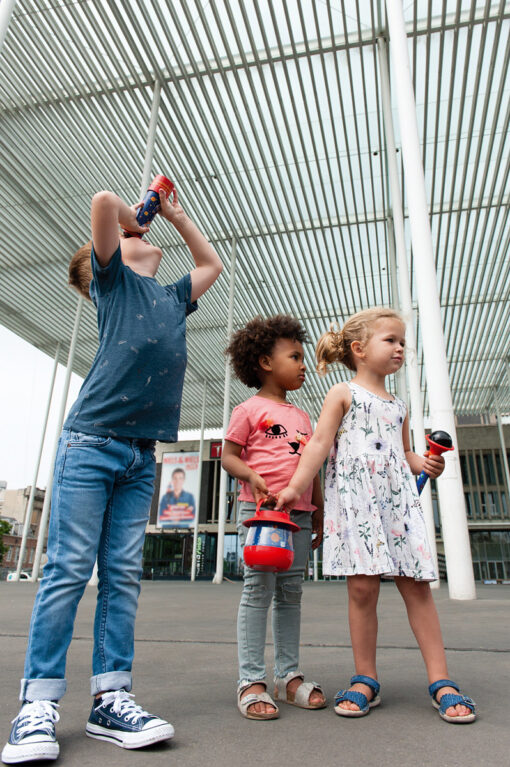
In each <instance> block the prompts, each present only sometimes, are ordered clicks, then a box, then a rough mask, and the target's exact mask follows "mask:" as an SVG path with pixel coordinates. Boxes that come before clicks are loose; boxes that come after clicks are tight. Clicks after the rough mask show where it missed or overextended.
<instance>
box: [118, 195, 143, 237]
mask: <svg viewBox="0 0 510 767" xmlns="http://www.w3.org/2000/svg"><path fill="white" fill-rule="evenodd" d="M142 205H143V202H137V203H136V205H131V207H130V208H128V207H127V205H126V206H125V207H124V206H123V205H121V206H120V209H119V224H120V226H121V227H122V229H125V230H126V231H127V232H138V233H139V234H146V233H147V232H148V231H149V227H148V226H140V224H139V223H138V221H137V220H136V212H137V210H139V209H140V208H141V207H142Z"/></svg>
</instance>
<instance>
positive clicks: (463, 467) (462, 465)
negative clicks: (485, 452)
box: [460, 454, 469, 485]
mask: <svg viewBox="0 0 510 767" xmlns="http://www.w3.org/2000/svg"><path fill="white" fill-rule="evenodd" d="M460 471H461V474H462V481H463V483H464V484H465V485H469V474H468V467H467V458H466V456H465V455H462V454H461V456H460Z"/></svg>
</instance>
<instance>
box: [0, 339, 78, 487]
mask: <svg viewBox="0 0 510 767" xmlns="http://www.w3.org/2000/svg"><path fill="white" fill-rule="evenodd" d="M0 361H1V364H0V370H1V373H0V480H4V481H5V482H7V489H8V490H16V489H17V488H19V487H26V486H27V485H31V484H32V482H33V479H34V471H35V468H36V462H37V457H38V454H39V448H40V443H41V436H42V430H43V425H44V416H45V413H46V405H47V402H48V394H49V389H50V384H51V377H52V373H53V365H54V361H53V359H52V358H51V357H48V356H47V355H46V354H44V353H43V352H41V351H39V350H38V349H36V348H35V347H34V346H32V345H31V344H29V343H27V342H26V341H23V340H22V339H21V338H20V337H19V336H17V335H15V334H14V333H11V332H10V331H9V330H7V329H6V328H4V327H3V326H1V325H0ZM64 362H65V359H64ZM64 379H65V367H64V366H62V365H59V366H58V371H57V377H56V380H55V388H54V391H53V397H52V403H51V408H50V416H49V419H48V425H47V428H46V437H45V442H44V449H43V455H42V460H41V466H40V470H39V474H38V480H37V487H41V488H44V487H46V485H47V482H48V473H49V471H50V464H51V454H52V448H53V443H54V440H55V436H56V432H57V421H58V413H59V409H60V400H61V397H62V391H63V386H64ZM82 380H83V379H82V378H80V377H79V376H77V375H74V373H73V375H72V377H71V384H70V387H69V397H68V404H69V405H71V404H72V403H73V401H74V399H75V398H76V396H77V394H78V391H79V389H80V386H81V382H82ZM66 412H67V410H66Z"/></svg>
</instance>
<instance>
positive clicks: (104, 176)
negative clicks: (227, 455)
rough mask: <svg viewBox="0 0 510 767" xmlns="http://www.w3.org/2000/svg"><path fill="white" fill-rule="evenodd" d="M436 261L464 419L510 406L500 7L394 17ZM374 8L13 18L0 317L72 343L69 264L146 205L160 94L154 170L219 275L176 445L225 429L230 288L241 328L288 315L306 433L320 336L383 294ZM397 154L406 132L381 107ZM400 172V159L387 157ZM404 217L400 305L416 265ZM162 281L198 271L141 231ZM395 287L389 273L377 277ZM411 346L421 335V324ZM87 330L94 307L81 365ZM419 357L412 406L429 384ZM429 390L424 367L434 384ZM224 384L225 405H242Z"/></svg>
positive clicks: (383, 202)
mask: <svg viewBox="0 0 510 767" xmlns="http://www.w3.org/2000/svg"><path fill="white" fill-rule="evenodd" d="M404 12H405V20H406V31H407V35H408V44H409V53H410V58H411V65H412V71H413V78H414V87H415V93H416V104H417V113H418V124H419V130H420V139H421V146H422V153H423V164H424V168H425V178H426V184H427V193H428V201H429V212H430V220H431V227H432V237H433V245H434V251H435V253H434V255H435V261H436V267H437V279H438V286H439V292H440V301H441V308H442V314H443V324H444V330H445V338H446V345H447V355H448V364H449V369H450V376H451V386H452V394H453V400H454V407H455V410H456V412H457V414H459V415H461V414H464V415H469V414H479V413H487V412H492V411H493V408H494V397H495V396H497V397H498V401H499V403H500V405H501V408H502V409H503V411H504V412H510V387H509V386H508V378H507V372H506V370H507V366H508V362H507V360H508V357H509V355H510V349H509V342H508V336H509V333H508V329H509V324H510V302H509V298H510V295H509V294H510V278H509V277H510V275H509V269H510V258H509V237H510V220H509V180H508V176H509V168H510V141H509V130H508V124H509V117H510V97H509V96H510V83H509V76H508V65H509V60H510V56H509V53H510V51H509V47H510V3H508V2H490V0H487V1H486V2H475V1H474V0H473V1H469V2H468V1H467V0H457V1H454V0H418V1H417V2H412V3H411V2H405V3H404ZM381 38H383V39H384V40H385V41H386V44H387V45H389V44H390V43H389V41H388V34H387V29H386V17H385V9H384V3H383V2H376V1H374V0H358V1H357V2H356V1H355V0H343V1H341V0H314V1H313V2H310V0H247V1H244V0H209V1H208V2H200V1H199V0H95V1H94V0H73V1H70V0H18V2H17V3H16V4H15V7H14V11H13V13H12V16H11V19H10V24H9V27H8V30H7V34H6V37H5V41H4V44H3V47H2V50H1V51H0V175H1V181H2V183H1V184H0V206H1V209H2V219H3V222H4V225H3V227H2V231H1V233H0V322H1V323H2V324H3V325H5V326H6V327H8V328H9V329H11V330H13V331H14V332H15V333H18V334H19V335H20V336H22V337H23V338H25V339H26V340H28V341H29V342H31V343H32V344H34V345H35V346H37V347H38V348H40V349H42V350H44V351H45V352H47V353H48V354H50V355H53V354H54V350H55V347H56V344H57V342H59V341H60V342H61V343H62V346H63V349H64V352H65V350H66V349H67V348H68V346H69V339H70V336H71V332H72V326H73V321H74V313H75V309H76V294H75V293H74V292H73V291H72V290H71V289H70V288H69V287H68V286H67V265H68V261H69V258H70V256H71V254H72V253H73V252H74V250H76V248H77V247H79V246H80V245H81V244H82V243H83V242H85V241H86V240H87V239H88V238H89V231H88V218H89V206H90V198H91V196H92V195H93V194H94V192H96V191H97V190H99V189H111V190H113V191H115V192H117V193H118V194H119V195H121V196H122V197H123V198H124V199H126V200H128V201H133V202H134V201H136V200H137V199H138V198H139V195H140V183H141V177H142V169H143V166H144V157H145V151H146V145H147V137H148V127H149V120H150V115H151V108H152V100H153V93H154V89H155V84H156V83H159V84H160V86H161V101H160V106H159V111H158V120H157V128H156V138H155V148H154V156H153V162H152V168H151V170H152V172H153V173H164V174H166V175H168V176H170V177H171V178H172V179H173V180H174V181H175V183H176V186H177V188H178V190H179V199H180V201H181V202H182V204H183V207H184V208H185V210H186V211H187V212H188V214H189V215H190V216H191V217H192V218H193V219H194V220H195V222H196V223H197V224H198V226H199V227H200V228H201V229H202V231H204V233H205V234H206V236H207V237H208V239H209V240H210V241H211V242H213V243H214V245H215V247H216V249H217V251H218V253H219V254H220V256H221V258H222V260H223V262H224V264H225V269H224V272H223V274H222V275H221V277H220V279H219V280H218V282H217V283H216V285H215V286H214V288H213V289H212V290H211V291H210V292H209V293H208V294H207V295H206V296H205V297H204V298H203V299H202V300H201V301H200V311H199V312H196V313H195V314H193V315H192V316H191V317H190V318H189V320H188V348H189V368H188V372H187V377H186V384H185V390H184V399H183V410H182V420H181V428H184V429H187V428H195V427H197V426H198V425H199V421H200V410H201V406H200V403H201V398H202V387H203V381H204V380H207V381H208V384H209V388H208V400H207V424H208V425H209V426H218V425H220V424H221V421H222V409H223V385H224V371H225V358H224V355H223V349H224V348H225V345H226V333H227V330H226V328H227V311H228V295H229V272H230V263H231V258H232V248H233V242H234V241H235V243H236V244H235V247H236V253H237V267H236V274H235V303H234V326H235V327H239V326H240V325H242V324H243V323H244V322H245V321H246V320H247V319H249V318H250V317H252V316H253V315H254V314H257V313H260V314H263V315H270V314H273V313H277V312H290V313H292V314H293V315H295V316H296V317H299V318H301V319H302V321H303V323H304V324H305V326H306V328H307V330H308V334H309V337H310V340H311V342H312V343H310V344H308V345H307V364H308V366H309V374H308V378H307V382H306V384H305V386H304V387H303V390H302V391H301V392H300V393H299V395H297V401H298V402H301V403H302V405H303V406H304V407H306V408H308V409H309V410H310V411H311V412H312V414H314V415H316V414H317V412H318V408H319V407H320V401H321V400H322V398H323V396H324V394H325V392H326V391H327V389H328V388H329V386H330V385H331V384H332V383H333V382H335V381H337V380H342V379H343V378H345V371H342V370H335V371H333V372H332V373H330V374H329V375H328V376H327V377H326V378H324V379H320V378H319V377H318V376H317V375H316V374H315V373H314V372H313V367H314V365H313V348H314V344H313V342H314V341H315V340H316V339H317V338H318V336H319V335H320V334H321V333H322V332H323V331H324V330H325V329H327V327H328V326H329V324H330V322H332V321H338V322H340V323H341V322H342V321H343V320H344V319H345V318H346V317H347V316H348V315H349V314H350V313H352V312H354V311H357V310H359V309H361V308H365V307H367V306H373V305H376V304H393V305H398V296H397V295H395V293H394V290H392V284H395V280H394V277H395V275H394V274H392V269H391V260H390V256H389V253H390V246H391V242H390V239H389V222H391V210H392V205H394V204H395V202H394V201H392V200H391V199H390V198H389V192H388V175H387V156H386V148H385V143H384V127H383V122H382V105H381V78H380V70H379V66H380V65H379V58H378V50H377V41H378V39H381ZM393 112H394V123H395V132H396V144H397V152H399V148H400V134H399V127H398V125H399V123H398V116H397V113H396V110H395V108H394V110H393ZM398 162H399V165H401V161H400V154H399V155H398ZM401 184H402V201H399V203H398V204H402V205H403V209H404V215H405V222H406V237H407V245H408V260H409V268H410V274H411V280H412V292H413V298H414V299H415V297H416V292H415V285H414V272H413V256H412V251H411V244H410V238H409V227H408V221H407V205H406V191H407V190H406V184H405V179H404V174H403V172H402V173H401ZM151 239H152V241H153V242H155V243H157V244H158V245H160V246H161V247H162V248H163V251H164V261H163V264H162V266H161V268H160V272H159V276H158V278H159V279H160V280H161V281H162V282H171V281H173V280H174V279H176V278H177V277H178V276H180V275H181V274H183V273H184V272H185V271H186V270H188V269H189V267H190V258H189V256H188V254H187V251H186V248H185V247H184V246H183V243H182V242H181V241H180V240H179V237H178V236H177V235H176V233H175V232H174V231H173V230H172V227H171V226H170V225H169V224H167V223H166V222H156V223H155V225H154V226H153V228H152V230H151ZM392 278H393V279H392ZM415 322H416V329H417V336H418V339H419V336H420V323H422V322H426V316H424V313H423V311H422V312H421V314H420V312H419V311H418V309H417V307H416V312H415ZM96 345H97V333H96V326H95V317H94V311H93V307H91V306H89V305H87V306H86V307H85V312H84V317H83V320H82V325H81V330H80V334H79V341H78V351H77V357H76V361H75V371H76V372H78V373H79V374H81V375H85V374H86V372H87V370H88V368H89V366H90V363H91V361H92V359H93V356H94V353H95V349H96ZM418 356H419V361H420V365H421V370H422V386H423V391H424V395H425V402H426V372H425V370H424V367H423V360H422V353H421V347H420V345H419V348H418ZM430 374H431V375H433V371H430ZM246 394H247V392H246V390H245V389H244V387H243V386H242V385H241V384H240V383H239V382H237V381H234V382H233V388H232V403H231V404H232V405H234V404H236V403H237V402H239V401H241V399H243V398H245V397H246Z"/></svg>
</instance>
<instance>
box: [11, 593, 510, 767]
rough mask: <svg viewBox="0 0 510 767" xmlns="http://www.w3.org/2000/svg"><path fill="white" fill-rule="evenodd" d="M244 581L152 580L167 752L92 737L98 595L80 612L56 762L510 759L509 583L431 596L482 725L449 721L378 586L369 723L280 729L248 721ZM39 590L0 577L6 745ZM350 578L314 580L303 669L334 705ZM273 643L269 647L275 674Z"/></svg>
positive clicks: (291, 712)
mask: <svg viewBox="0 0 510 767" xmlns="http://www.w3.org/2000/svg"><path fill="white" fill-rule="evenodd" d="M240 590H241V586H240V584H238V583H235V584H231V583H225V584H224V585H222V586H221V587H219V586H213V585H212V584H210V583H196V584H193V585H192V584H190V583H184V582H156V583H151V582H145V583H144V584H143V588H142V595H141V598H140V608H139V613H138V622H137V632H136V637H137V641H136V657H135V667H134V675H135V686H134V692H135V693H136V700H137V702H139V703H141V704H142V705H144V706H146V707H148V708H149V709H150V710H151V711H153V712H155V713H159V714H160V715H162V716H164V717H167V718H168V719H169V720H170V721H171V722H172V723H173V724H174V726H175V729H176V736H175V739H174V740H173V741H172V742H171V743H170V744H161V745H158V746H153V747H152V748H148V749H145V750H142V751H124V750H122V749H120V748H117V747H115V746H113V745H111V744H108V743H104V742H101V741H94V740H90V739H89V738H86V737H85V735H84V727H85V722H86V720H87V717H88V712H89V706H90V699H89V697H88V677H89V676H90V657H91V651H92V641H91V625H92V615H93V610H94V590H93V588H91V587H89V588H87V591H86V594H85V596H84V598H83V600H82V602H81V604H80V608H79V611H78V616H77V621H76V628H75V638H74V640H73V643H72V645H71V649H70V652H69V657H68V682H69V686H68V692H67V694H66V696H65V698H64V699H63V701H62V704H61V709H60V713H61V717H62V718H61V722H60V723H59V725H58V737H59V741H60V746H61V757H60V762H59V763H60V764H62V765H66V767H78V765H79V766H80V767H88V766H89V765H91V766H92V765H94V766H95V765H97V764H107V765H108V767H135V766H136V767H145V766H146V765H147V766H148V765H150V767H160V765H165V767H167V766H168V765H172V764H176V765H179V767H198V766H199V765H200V766H201V765H207V767H219V765H222V766H224V767H230V766H231V765H232V766H233V765H241V764H242V765H243V767H255V765H259V764H261V763H262V764H263V763H267V764H268V765H272V764H282V765H284V764H288V765H291V764H292V763H294V764H295V765H297V767H301V765H315V764H317V765H322V766H323V767H340V765H342V767H343V766H345V767H350V766H351V765H353V767H365V766H366V767H415V765H423V764H427V765H429V764H430V765H440V766H441V767H461V766H462V767H475V766H476V767H480V766H481V765H482V766H483V767H493V765H494V766H495V765H498V766H499V765H507V764H509V763H510V757H509V753H510V734H509V721H510V717H509V708H510V702H509V695H508V689H509V679H510V632H509V628H510V587H508V586H481V587H479V589H478V599H477V600H476V601H473V602H453V601H450V600H449V598H448V593H447V589H446V587H442V588H441V590H440V591H439V592H437V591H436V592H435V595H436V601H437V606H438V610H439V613H440V617H441V621H442V626H443V633H444V638H445V644H446V647H447V648H448V661H449V665H450V674H451V676H452V677H453V679H455V680H457V681H458V682H459V683H460V684H461V685H462V687H463V690H464V691H465V692H466V693H467V694H469V695H471V696H472V697H473V698H474V699H475V700H476V701H477V703H478V705H479V712H480V716H479V720H478V721H477V722H476V723H475V724H474V725H467V726H462V727H460V726H453V725H448V724H446V723H445V722H442V721H441V720H440V719H439V717H438V715H437V713H436V712H435V711H434V710H433V709H432V707H431V705H430V700H429V697H428V695H427V681H426V678H425V673H424V668H423V664H422V660H421V656H420V654H419V652H418V650H417V649H416V646H415V642H414V638H413V636H412V634H411V632H410V630H409V627H408V624H407V621H406V616H405V611H404V607H403V603H402V602H401V600H400V597H399V595H398V593H397V592H396V589H395V588H394V586H393V584H391V583H385V584H383V586H382V589H381V600H380V609H379V619H380V651H379V656H378V657H379V678H380V680H381V683H382V690H381V692H382V698H383V705H382V706H381V707H380V708H379V709H375V710H374V711H372V712H371V714H370V715H369V716H367V717H364V718H363V719H357V720H356V719H355V720H351V719H341V718H340V717H338V716H336V715H335V714H334V712H333V709H332V707H331V706H330V707H329V708H327V709H325V710H322V711H304V710H301V709H297V708H294V707H291V706H282V712H281V717H280V719H278V720H275V721H269V722H254V721H247V720H245V719H242V718H241V716H240V715H239V714H238V712H237V709H236V707H235V704H234V690H235V678H236V645H235V616H236V611H237V604H238V601H239V595H240ZM34 594H35V586H34V585H33V584H26V583H5V582H2V583H0V616H1V621H0V648H1V658H2V670H1V675H0V682H1V689H2V706H1V711H0V728H1V737H2V738H4V737H7V733H8V730H9V722H10V720H11V719H12V717H13V716H14V715H15V714H16V712H17V705H18V704H17V702H16V698H17V695H18V678H19V676H21V671H22V666H23V657H24V652H25V646H26V636H27V629H28V623H29V618H30V611H31V607H32V601H33V597H34ZM346 597H347V595H346V588H345V584H343V583H319V584H314V583H307V584H305V589H304V599H303V629H302V644H303V647H302V654H301V666H302V668H303V669H304V670H305V672H306V674H307V676H308V678H309V679H315V680H316V681H319V682H321V683H322V684H323V686H324V689H325V691H326V694H327V696H328V698H329V699H330V700H331V699H332V697H333V696H334V693H335V692H336V691H337V689H338V688H339V687H344V686H345V685H346V683H347V682H348V679H349V676H350V674H351V673H352V670H353V668H352V657H351V650H350V646H349V632H348V626H347V620H346V616H347V598H346ZM271 655H272V646H271V645H270V644H269V645H268V649H267V660H268V667H269V668H271V662H272V661H271Z"/></svg>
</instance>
